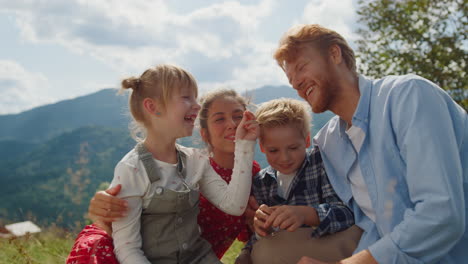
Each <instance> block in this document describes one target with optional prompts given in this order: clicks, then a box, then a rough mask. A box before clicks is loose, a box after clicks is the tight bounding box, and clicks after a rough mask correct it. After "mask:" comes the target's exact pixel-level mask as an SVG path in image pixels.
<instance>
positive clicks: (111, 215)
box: [88, 184, 128, 224]
mask: <svg viewBox="0 0 468 264" xmlns="http://www.w3.org/2000/svg"><path fill="white" fill-rule="evenodd" d="M121 188H122V186H121V185H120V184H118V185H117V186H115V187H113V188H110V189H108V190H106V191H99V192H97V193H96V194H94V197H93V198H92V199H91V202H90V203H89V208H88V217H89V218H90V219H91V220H93V222H95V223H101V224H102V223H109V222H114V221H115V220H117V219H119V218H120V217H123V216H125V215H126V213H127V210H128V205H127V202H126V201H124V200H122V199H119V198H117V197H115V195H117V194H118V193H119V192H120V189H121Z"/></svg>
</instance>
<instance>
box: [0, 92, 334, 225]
mask: <svg viewBox="0 0 468 264" xmlns="http://www.w3.org/2000/svg"><path fill="white" fill-rule="evenodd" d="M115 91H116V90H114V89H106V90H102V91H100V92H97V93H94V94H91V95H87V96H83V97H79V98H76V99H73V100H66V101H62V102H59V103H56V104H52V105H47V106H42V107H38V108H35V109H32V110H29V111H27V112H24V113H20V114H17V115H4V116H0V126H1V127H2V130H1V131H0V201H2V203H1V204H0V223H2V222H3V223H11V222H14V221H24V220H26V219H29V220H34V221H36V222H38V223H39V224H41V225H50V224H51V223H56V224H58V225H60V226H63V227H68V228H71V227H74V226H80V225H82V224H83V220H84V214H85V213H86V211H87V208H88V203H89V199H90V198H91V196H92V195H93V194H94V193H95V191H96V190H97V189H98V188H99V187H100V186H101V187H102V186H105V184H104V183H108V182H110V181H111V180H112V177H113V170H114V166H115V164H116V163H117V162H118V161H119V160H120V159H121V158H122V157H123V155H125V153H127V152H128V151H129V150H130V149H131V148H132V147H133V146H134V145H135V142H134V141H133V139H131V138H130V136H129V131H128V128H127V127H128V123H129V119H128V118H127V117H126V114H124V113H126V111H127V110H125V109H126V105H127V97H126V96H118V95H116V93H115ZM247 96H249V97H250V98H251V99H252V102H253V103H255V104H258V103H261V102H265V101H267V100H270V99H273V98H280V97H292V98H298V97H297V95H296V93H295V91H294V90H293V89H292V88H290V87H287V86H265V87H262V88H259V89H256V90H253V91H251V92H249V93H248V94H247ZM332 115H333V114H332V113H324V114H320V115H314V121H313V123H314V129H313V133H315V131H316V130H317V129H318V128H320V127H322V126H323V124H325V122H326V121H328V119H329V118H330V117H331V116H332ZM3 128H8V129H3ZM179 143H180V144H182V145H185V146H195V147H203V146H204V145H203V143H202V142H201V140H200V138H199V136H198V133H194V136H193V137H190V138H182V139H180V140H179ZM255 159H256V160H257V161H258V162H259V163H260V165H261V166H262V167H265V166H267V163H266V160H265V157H264V155H263V154H262V153H261V152H260V151H259V150H258V148H257V152H256V155H255Z"/></svg>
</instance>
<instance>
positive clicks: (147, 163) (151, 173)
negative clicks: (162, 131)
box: [135, 142, 161, 183]
mask: <svg viewBox="0 0 468 264" xmlns="http://www.w3.org/2000/svg"><path fill="white" fill-rule="evenodd" d="M135 149H136V151H137V153H138V157H139V159H140V160H141V162H143V166H144V167H145V170H146V174H148V178H149V180H150V182H151V183H153V182H155V181H158V180H159V179H161V176H160V172H159V170H158V168H156V162H155V161H154V160H153V154H151V152H149V151H148V150H147V149H146V148H145V145H144V144H143V142H140V143H138V144H137V145H136V146H135Z"/></svg>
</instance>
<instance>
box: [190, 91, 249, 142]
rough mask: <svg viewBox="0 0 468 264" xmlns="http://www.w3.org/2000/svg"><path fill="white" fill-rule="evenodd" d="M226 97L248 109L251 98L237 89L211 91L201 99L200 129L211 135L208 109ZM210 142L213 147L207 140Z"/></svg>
mask: <svg viewBox="0 0 468 264" xmlns="http://www.w3.org/2000/svg"><path fill="white" fill-rule="evenodd" d="M224 98H232V99H233V100H235V101H236V102H238V103H239V104H240V105H242V107H243V108H244V110H246V109H247V107H248V105H249V104H250V102H249V100H247V99H246V98H245V97H243V96H241V95H239V94H238V93H237V92H236V91H235V90H233V89H226V88H221V89H216V90H213V91H210V92H208V93H206V94H204V95H203V96H202V98H201V99H200V106H201V109H200V113H199V115H198V116H199V121H198V122H199V125H200V129H205V130H206V132H207V133H208V135H209V130H208V111H209V109H210V107H211V105H212V104H213V102H214V101H216V100H218V99H224ZM205 143H206V144H208V147H209V148H211V146H210V145H209V143H208V142H205Z"/></svg>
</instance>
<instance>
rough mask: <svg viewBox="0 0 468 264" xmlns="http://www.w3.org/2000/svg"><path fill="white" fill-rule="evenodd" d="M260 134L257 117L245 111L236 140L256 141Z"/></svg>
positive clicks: (238, 127)
mask: <svg viewBox="0 0 468 264" xmlns="http://www.w3.org/2000/svg"><path fill="white" fill-rule="evenodd" d="M259 134H260V126H259V125H258V123H257V120H255V115H254V114H253V113H252V112H250V111H248V110H247V111H245V112H244V116H243V117H242V120H241V122H240V123H239V125H238V126H237V130H236V139H245V140H256V139H257V137H258V135H259Z"/></svg>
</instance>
